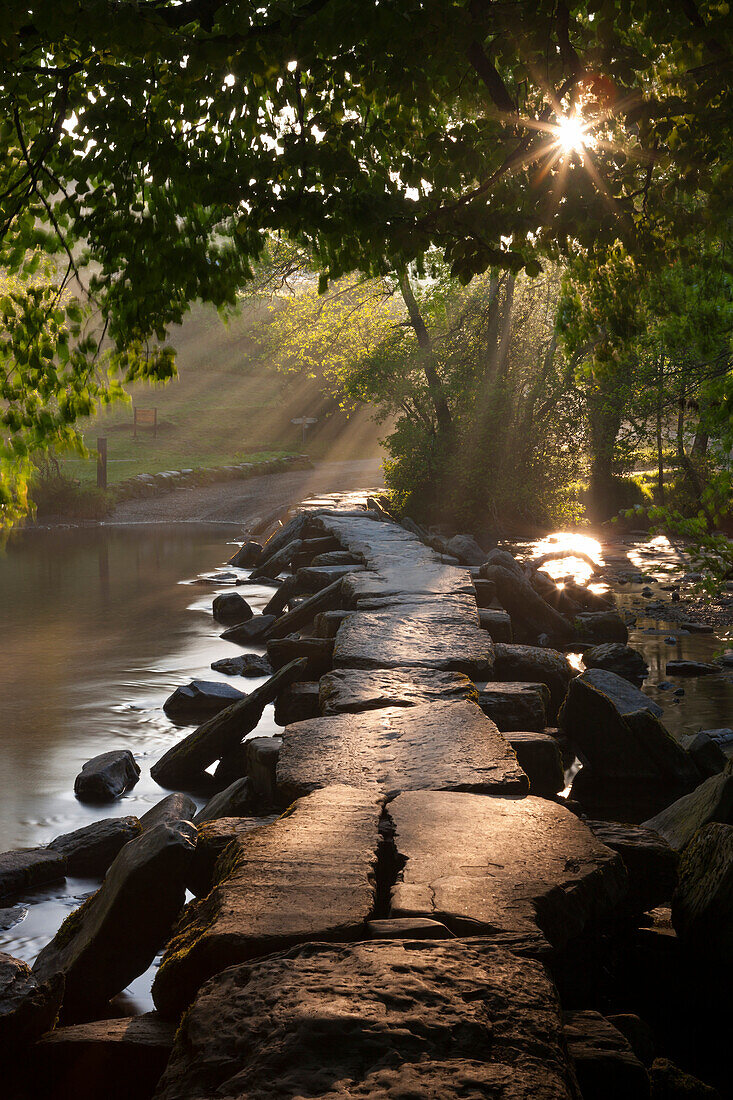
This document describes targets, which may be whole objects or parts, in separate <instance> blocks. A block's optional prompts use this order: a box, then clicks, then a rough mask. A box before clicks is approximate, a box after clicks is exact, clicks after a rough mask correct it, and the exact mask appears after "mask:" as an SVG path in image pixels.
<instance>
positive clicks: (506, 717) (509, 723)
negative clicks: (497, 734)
mask: <svg viewBox="0 0 733 1100" xmlns="http://www.w3.org/2000/svg"><path fill="white" fill-rule="evenodd" d="M478 704H479V706H480V707H481V710H482V711H483V712H484V714H485V715H487V716H488V717H489V718H490V719H491V721H492V722H496V725H497V726H498V727H499V729H500V730H501V732H502V733H507V732H510V731H513V730H537V732H539V731H540V730H543V729H545V728H546V726H547V724H548V723H547V712H548V710H549V707H550V691H549V688H548V687H547V685H546V684H541V683H535V684H533V683H531V682H527V683H524V682H522V681H517V680H509V681H507V680H498V681H497V680H492V681H491V682H490V683H488V684H485V685H482V686H481V688H480V689H479V693H478Z"/></svg>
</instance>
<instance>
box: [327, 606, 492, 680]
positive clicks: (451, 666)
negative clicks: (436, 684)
mask: <svg viewBox="0 0 733 1100" xmlns="http://www.w3.org/2000/svg"><path fill="white" fill-rule="evenodd" d="M333 665H334V668H434V669H437V670H439V671H441V672H462V673H464V675H466V676H468V677H469V678H470V679H471V680H493V678H494V645H493V642H492V641H491V638H490V637H489V635H488V634H487V632H486V631H485V630H482V629H481V628H480V627H479V626H478V625H476V624H475V623H473V622H471V621H470V620H469V621H466V620H465V619H463V618H462V617H460V616H458V615H453V614H451V613H450V611H448V612H447V613H445V614H442V613H441V609H440V605H439V604H435V605H433V604H428V605H425V606H424V607H415V608H414V609H413V608H399V609H394V610H392V611H384V612H376V611H357V612H356V613H355V614H353V615H351V616H350V617H349V618H348V619H345V620H344V622H343V623H342V624H341V626H340V627H339V629H338V633H337V634H336V641H335V643H334V648H333Z"/></svg>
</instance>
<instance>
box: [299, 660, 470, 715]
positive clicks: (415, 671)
mask: <svg viewBox="0 0 733 1100" xmlns="http://www.w3.org/2000/svg"><path fill="white" fill-rule="evenodd" d="M319 697H320V707H321V714H324V715H325V714H328V715H332V714H343V713H352V714H353V713H355V712H357V711H362V710H379V709H380V708H382V707H414V706H416V705H418V704H420V703H430V702H433V701H435V702H448V701H451V700H454V699H472V700H473V701H474V702H476V701H477V700H478V692H477V691H476V688H475V687H474V685H473V684H472V683H471V681H470V680H469V679H468V677H467V676H464V675H463V674H462V673H460V672H434V671H433V670H432V669H424V668H394V669H381V668H379V669H360V668H338V669H334V671H333V672H329V673H327V675H326V676H322V677H321V681H320V689H319Z"/></svg>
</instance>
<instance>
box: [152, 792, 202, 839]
mask: <svg viewBox="0 0 733 1100" xmlns="http://www.w3.org/2000/svg"><path fill="white" fill-rule="evenodd" d="M195 814H196V803H195V802H194V800H193V799H192V798H191V797H190V796H189V795H187V794H181V793H179V792H175V793H174V794H168V795H166V796H165V798H161V800H160V802H156V804H155V805H154V806H153V807H152V808H151V809H149V810H147V812H146V813H144V814H143V815H142V817H141V818H140V824H141V825H142V827H143V830H145V831H147V830H148V829H152V828H154V827H155V826H156V825H160V824H161V822H162V823H164V824H166V825H177V824H178V822H179V821H193V819H194V816H195Z"/></svg>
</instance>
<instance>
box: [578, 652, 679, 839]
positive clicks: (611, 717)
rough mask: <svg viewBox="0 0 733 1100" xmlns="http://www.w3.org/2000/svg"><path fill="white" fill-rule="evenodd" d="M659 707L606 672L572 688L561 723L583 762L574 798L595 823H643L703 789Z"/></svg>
mask: <svg viewBox="0 0 733 1100" xmlns="http://www.w3.org/2000/svg"><path fill="white" fill-rule="evenodd" d="M647 704H649V705H647ZM654 709H656V704H655V703H652V702H651V700H648V699H647V697H646V696H645V695H643V694H642V693H641V692H640V691H638V690H637V689H636V688H635V687H634V686H633V684H630V683H629V682H628V681H627V680H624V679H622V678H621V677H620V676H616V674H615V673H613V672H606V671H605V670H604V669H600V668H592V669H589V670H588V671H587V672H584V673H583V675H582V676H578V677H577V678H576V679H575V680H573V681H572V683H571V684H570V688H569V690H568V694H567V698H566V700H565V703H564V704H563V707H562V710H561V711H560V717H559V724H560V727H561V729H562V731H563V733H564V735H565V736H566V737H567V739H568V741H569V742H570V745H571V746H572V747H573V748H574V749H575V751H576V753H577V754H578V756H579V757H580V759H581V761H582V762H583V767H582V768H581V770H580V771H579V772H578V774H577V775H576V777H575V779H574V780H573V788H572V790H573V797H574V798H576V799H577V800H578V801H579V802H580V803H581V805H582V806H583V807H584V808H585V809H586V810H587V812H588V813H589V814H592V815H593V816H594V817H600V818H607V819H610V820H626V821H633V822H639V821H643V820H644V819H645V818H647V817H649V816H651V815H652V814H654V813H657V812H659V811H660V810H661V809H662V808H663V807H664V806H667V805H669V803H670V802H672V801H674V799H676V798H681V797H682V795H684V794H688V793H689V792H690V791H692V790H694V788H695V787H696V786H697V785H698V783H699V781H700V773H699V772H698V770H697V768H696V767H695V764H694V761H693V760H692V759H691V758H690V757H689V756H688V754H687V753H686V752H685V751H684V749H683V748H681V746H680V745H679V744H678V743H677V742H676V741H675V740H674V739H673V738H672V737H671V736H670V734H669V733H668V732H667V730H666V729H665V728H664V726H663V725H662V724H661V722H660V721H659V719H658V718H657V717H656V716H655V714H654Z"/></svg>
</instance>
